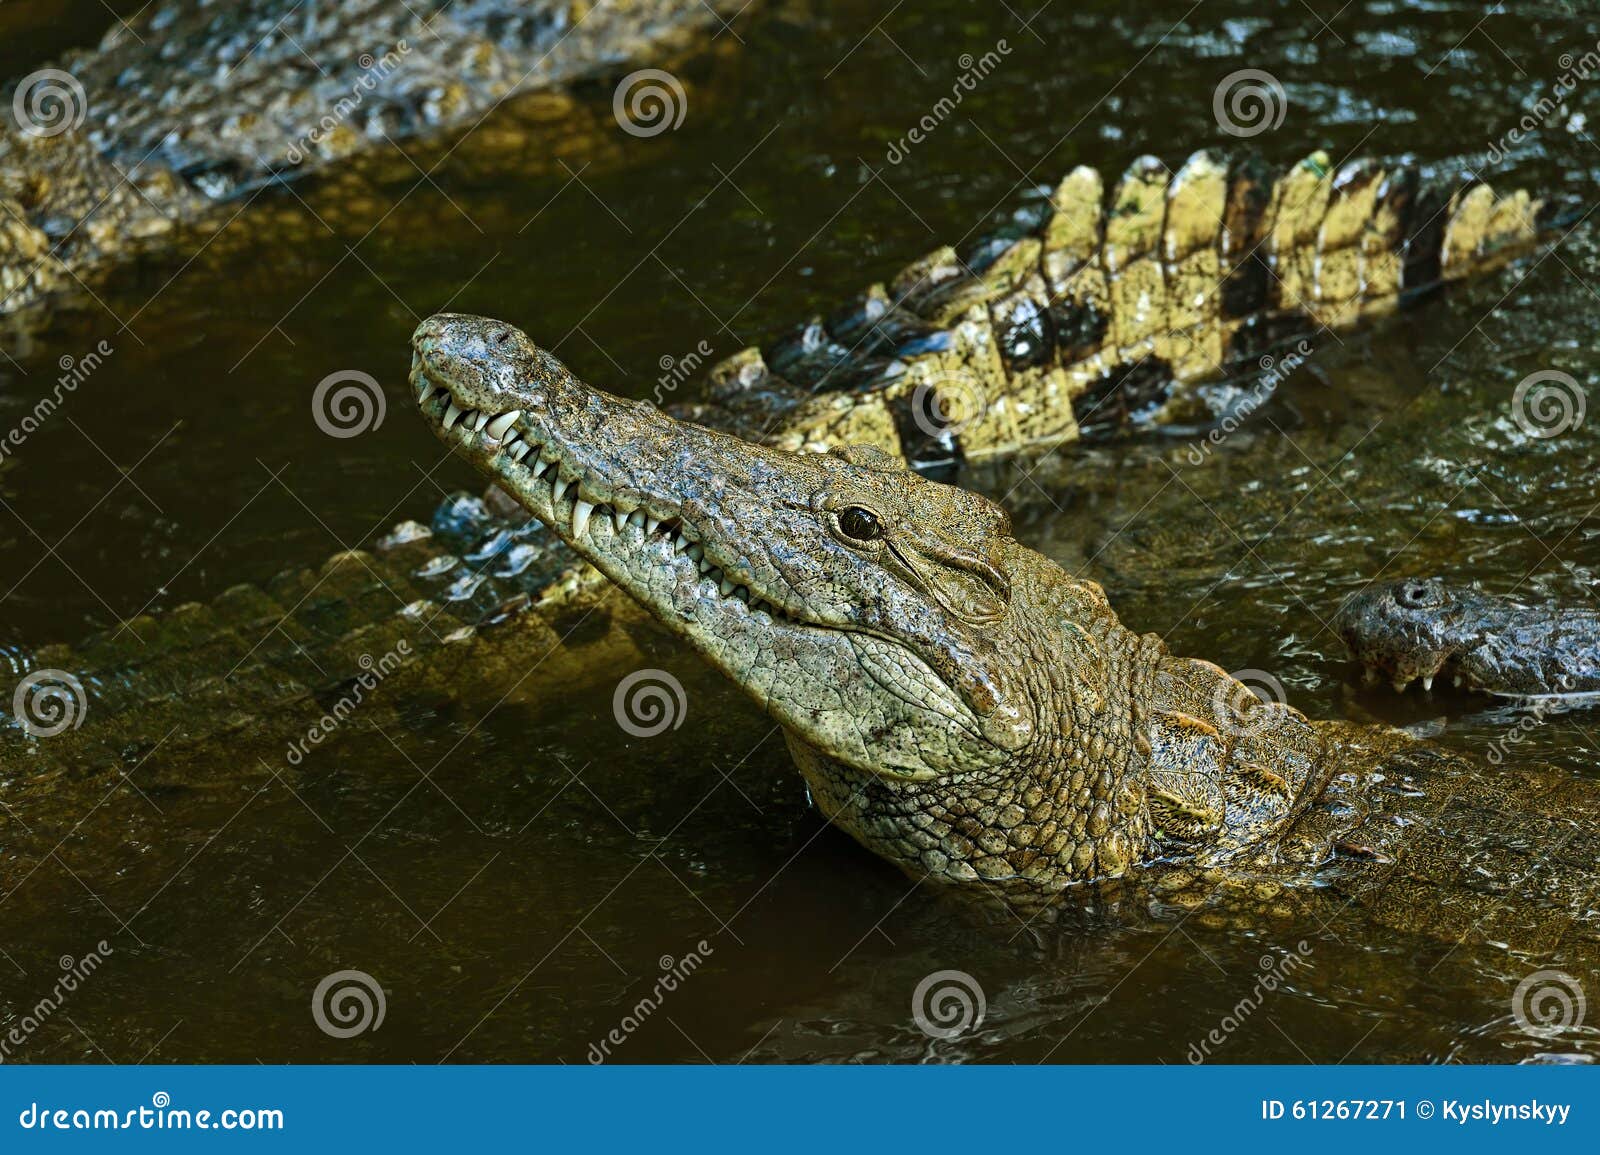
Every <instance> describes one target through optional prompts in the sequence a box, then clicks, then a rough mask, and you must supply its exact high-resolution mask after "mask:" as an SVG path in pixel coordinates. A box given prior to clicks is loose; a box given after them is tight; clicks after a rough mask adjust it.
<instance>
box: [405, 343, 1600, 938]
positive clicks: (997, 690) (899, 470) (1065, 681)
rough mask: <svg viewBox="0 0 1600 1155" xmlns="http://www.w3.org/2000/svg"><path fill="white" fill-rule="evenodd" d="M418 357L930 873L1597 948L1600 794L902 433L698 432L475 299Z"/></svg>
mask: <svg viewBox="0 0 1600 1155" xmlns="http://www.w3.org/2000/svg"><path fill="white" fill-rule="evenodd" d="M411 376H412V381H413V383H414V385H415V386H416V390H417V404H418V408H419V410H420V412H421V414H422V415H423V417H424V418H425V419H426V420H427V421H428V423H429V425H430V426H431V428H432V429H433V430H434V432H435V433H436V434H437V436H438V437H439V438H440V439H441V440H442V441H443V442H444V443H445V444H446V445H448V446H449V447H450V448H451V449H452V450H454V452H455V453H457V454H458V455H459V456H461V457H462V458H464V459H465V460H467V461H468V462H470V463H471V464H473V465H474V466H475V467H476V468H477V469H478V470H480V471H481V472H482V473H483V474H484V475H485V476H486V477H488V478H490V479H491V480H492V481H493V482H494V483H495V484H496V485H497V486H498V487H499V488H501V489H502V490H504V491H505V492H506V493H507V494H509V495H511V496H512V497H513V498H514V499H515V500H516V501H517V502H518V503H519V504H520V505H521V506H522V507H523V508H524V509H526V510H527V511H528V512H529V513H531V514H532V515H533V516H534V517H536V518H538V519H539V520H540V521H541V522H542V523H544V524H545V525H548V526H550V527H552V528H553V529H554V530H555V532H556V533H557V534H558V535H559V536H560V537H561V539H562V540H563V541H564V542H566V543H567V545H568V546H569V547H570V548H572V549H573V550H574V551H576V552H577V553H578V554H579V555H580V556H582V557H583V558H585V559H586V560H587V561H588V562H589V563H591V564H592V565H593V566H595V567H596V568H597V569H598V570H599V571H600V572H601V573H602V574H604V575H605V576H606V577H607V578H608V579H609V580H610V581H611V582H613V583H614V584H615V585H616V586H618V587H619V588H620V589H621V590H622V591H623V592H624V593H626V594H627V595H628V596H629V597H630V598H632V599H633V600H634V601H636V602H637V603H639V604H640V605H642V606H643V607H644V608H645V609H646V610H647V611H648V612H649V613H650V614H651V615H652V616H653V617H654V618H655V619H656V620H657V621H658V622H659V623H660V624H661V625H663V626H664V627H665V628H666V629H668V630H669V631H670V632H671V633H672V634H674V635H676V636H677V637H678V638H679V639H681V641H682V642H683V643H684V644H686V645H687V646H688V647H689V648H691V649H692V650H693V651H695V652H696V653H697V654H699V655H700V656H701V657H702V658H704V659H705V660H706V661H707V662H709V663H710V664H711V665H712V666H713V667H715V668H716V669H718V670H720V671H721V672H722V673H723V674H725V675H727V676H728V678H730V679H731V680H732V681H733V682H734V684H735V685H736V686H738V687H739V688H740V689H741V690H742V691H744V692H745V693H746V694H747V695H749V696H750V697H751V698H752V699H753V700H754V701H755V702H756V704H757V705H758V706H759V707H760V708H761V709H763V710H764V711H765V712H766V713H767V714H769V715H770V716H771V717H772V718H773V719H774V721H776V722H777V723H778V724H779V725H780V726H781V727H782V729H783V731H784V734H785V736H786V738H787V742H788V747H789V751H790V753H791V755H792V756H793V759H794V761H795V763H796V764H797V765H798V767H799V770H800V773H801V775H802V776H803V777H804V779H805V781H806V784H807V787H808V789H809V793H810V797H811V798H812V799H813V801H814V803H815V805H816V807H817V809H818V810H819V811H820V812H821V813H822V814H823V815H824V816H825V817H826V818H827V819H829V820H830V821H831V822H832V823H834V824H835V825H837V826H838V827H840V828H842V829H843V830H845V831H846V832H847V833H849V834H850V835H851V836H852V837H854V838H855V839H856V840H857V841H858V842H860V843H861V844H862V845H863V846H864V847H866V848H867V849H868V850H870V851H872V852H873V853H875V854H877V855H878V856H880V857H882V858H884V859H886V860H888V861H889V862H891V863H893V864H895V865H896V866H898V867H899V868H901V869H902V870H903V871H905V872H906V873H907V874H908V875H910V876H911V877H913V878H915V879H917V880H919V881H921V882H927V883H930V884H934V885H938V886H943V887H948V888H953V889H956V890H961V891H970V892H972V893H975V894H978V895H981V896H982V897H983V898H984V899H985V900H986V901H990V902H997V903H1000V904H1003V905H1004V906H1006V907H1008V908H1010V909H1012V910H1014V911H1017V912H1026V913H1027V914H1028V915H1029V916H1030V917H1037V916H1039V915H1042V914H1045V913H1046V912H1056V913H1059V912H1061V911H1063V910H1067V911H1074V910H1078V909H1081V908H1083V907H1085V906H1087V907H1089V908H1091V909H1093V910H1094V911H1096V912H1097V913H1098V912H1103V913H1116V914H1118V915H1119V916H1120V915H1123V914H1127V915H1133V914H1135V913H1136V912H1138V911H1139V910H1150V911H1152V912H1160V911H1173V910H1183V909H1187V910H1189V911H1191V912H1193V913H1198V914H1200V915H1202V916H1203V917H1218V918H1220V917H1224V916H1228V917H1237V910H1238V906H1239V904H1240V903H1247V904H1250V906H1251V908H1252V909H1253V910H1257V911H1259V912H1260V914H1261V917H1263V918H1273V917H1295V916H1304V915H1305V914H1307V913H1308V912H1310V913H1315V914H1317V916H1318V917H1319V918H1321V919H1322V920H1323V921H1328V920H1331V919H1333V918H1335V917H1344V916H1345V915H1346V914H1347V913H1348V912H1349V911H1351V910H1352V909H1353V910H1355V911H1358V912H1359V913H1361V914H1363V915H1367V916H1370V917H1372V918H1374V919H1376V920H1378V921H1379V922H1384V921H1391V922H1397V923H1403V924H1404V925H1407V926H1408V927H1410V928H1412V929H1427V930H1429V931H1431V932H1433V933H1440V934H1445V935H1450V936H1455V935H1458V934H1459V935H1460V936H1462V937H1469V936H1470V937H1472V938H1474V939H1475V940H1477V941H1488V942H1494V941H1502V942H1503V941H1510V942H1512V943H1513V944H1514V947H1513V949H1516V950H1538V951H1561V952H1567V953H1571V952H1579V953H1583V952H1587V953H1588V954H1589V955H1592V954H1593V953H1594V951H1595V948H1596V946H1597V945H1600V938H1597V935H1596V930H1597V929H1600V923H1597V916H1596V914H1595V912H1594V910H1593V909H1592V904H1591V903H1590V902H1589V896H1590V894H1591V893H1592V891H1593V889H1594V886H1595V885H1596V880H1597V879H1600V821H1597V820H1600V791H1597V790H1596V789H1595V788H1594V785H1593V784H1592V783H1587V782H1580V781H1575V780H1572V779H1570V778H1569V777H1567V776H1563V775H1558V774H1555V773H1541V772H1539V771H1536V770H1529V771H1523V772H1519V773H1517V774H1515V775H1507V776H1506V777H1504V778H1501V779H1496V780H1494V781H1485V780H1484V777H1483V774H1482V773H1481V768H1477V767H1474V766H1472V765H1470V764H1468V763H1466V762H1465V761H1464V760H1460V759H1457V758H1455V757H1453V756H1451V755H1448V754H1445V753H1443V752H1441V751H1437V750H1433V749H1431V748H1429V747H1426V746H1425V745H1423V744H1421V743H1419V742H1417V741H1415V740H1414V739H1411V738H1409V737H1407V736H1406V735H1404V734H1402V733H1400V732H1398V731H1394V730H1390V729H1385V728H1378V727H1366V726H1360V725H1355V724H1351V723H1347V722H1317V721H1312V720H1309V719H1308V718H1307V717H1306V716H1305V715H1303V714H1301V713H1300V712H1299V711H1297V710H1295V709H1293V708H1292V707H1290V706H1288V705H1286V704H1283V703H1279V702H1268V701H1263V700H1260V699H1258V698H1257V697H1256V696H1255V695H1254V694H1253V693H1252V692H1251V690H1250V689H1249V688H1248V687H1246V686H1245V685H1244V684H1243V683H1241V682H1239V681H1237V680H1236V679H1234V678H1233V677H1232V676H1230V675H1229V674H1228V673H1226V672H1225V671H1223V670H1222V669H1221V668H1220V667H1218V666H1216V665H1214V664H1212V663H1210V662H1206V661H1202V660H1198V659H1193V658H1186V657H1181V656H1178V655H1175V654H1173V653H1171V652H1170V651H1169V650H1168V649H1167V647H1166V645H1165V644H1164V643H1163V642H1162V641H1161V639H1160V638H1159V637H1157V636H1156V635H1153V634H1147V635H1143V636H1141V635H1138V634H1135V633H1133V632H1132V631H1130V630H1128V629H1127V628H1125V627H1124V626H1123V625H1122V624H1121V622H1120V621H1119V620H1118V618H1117V616H1116V614H1115V612H1114V611H1113V610H1112V608H1111V606H1110V604H1109V602H1108V600H1107V598H1106V595H1105V593H1104V591H1103V590H1102V589H1101V587H1100V586H1099V585H1098V584H1096V583H1095V582H1093V581H1089V580H1085V579H1079V578H1074V577H1072V576H1070V575H1068V574H1067V573H1066V572H1065V571H1064V570H1062V569H1061V568H1060V567H1059V566H1057V565H1056V564H1055V563H1054V562H1052V561H1050V560H1049V559H1047V558H1045V557H1044V556H1042V555H1040V554H1038V553H1035V552H1034V551H1032V550H1030V549H1028V548H1026V547H1025V546H1023V545H1021V544H1020V543H1018V542H1017V541H1016V539H1015V538H1014V537H1013V536H1012V535H1011V525H1010V521H1009V518H1008V516H1007V514H1006V512H1005V510H1004V509H1002V508H1001V507H1000V506H999V505H997V504H996V503H994V502H992V501H990V500H989V499H987V498H985V497H982V496H980V495H978V494H975V493H971V492H969V491H966V490H963V489H960V488H957V487H954V486H951V485H947V484H944V483H941V482H938V481H935V480H932V479H929V478H926V477H924V476H922V475H920V474H918V473H917V472H915V471H913V470H911V469H910V468H908V466H907V465H906V463H905V462H904V461H902V460H899V459H897V458H895V457H893V456H891V455H890V454H888V453H887V452H885V451H884V450H883V449H881V448H880V447H877V446H873V445H846V446H835V447H833V448H832V449H831V450H829V451H828V452H826V453H796V452H792V451H789V450H783V449H775V448H772V447H770V446H761V445H756V444H753V443H751V442H748V441H745V440H743V439H741V438H739V437H737V436H735V435H733V434H730V433H728V432H725V431H722V430H716V429H710V428H707V427H704V426H699V425H695V424H693V423H690V422H685V421H680V420H678V419H676V418H674V417H672V416H670V415H668V414H666V413H663V412H662V411H660V410H659V409H658V408H657V407H656V406H654V405H653V404H651V403H650V402H649V401H628V400H622V399H620V398H617V397H614V396H611V395H608V394H605V393H602V392H600V391H599V390H596V389H593V388H591V387H589V386H587V385H585V384H583V383H582V382H581V381H579V380H578V379H577V378H576V377H575V376H574V375H573V374H572V373H571V372H570V371H569V370H568V369H567V368H566V367H565V366H564V365H562V364H561V362H560V361H559V360H557V359H556V358H555V357H553V356H552V355H550V354H549V353H548V352H546V351H544V350H542V349H540V348H538V347H537V346H536V345H534V343H533V342H532V341H531V340H530V339H529V338H528V337H527V335H526V334H524V333H523V332H521V331H520V330H518V329H516V328H514V327H512V326H510V325H507V324H505V323H503V322H500V321H495V320H490V319H487V318H482V317H472V316H464V315H452V314H442V315H439V316H435V317H432V318H429V319H428V320H427V321H425V322H423V323H422V324H421V325H420V326H419V327H418V329H417V331H416V333H415V336H414V338H413V363H412V371H411ZM1469 863H1470V867H1469ZM1485 880H1488V885H1485ZM1512 885H1516V886H1517V887H1519V888H1520V889H1519V890H1518V892H1517V893H1516V894H1515V895H1513V894H1511V893H1509V888H1510V887H1511V886H1512Z"/></svg>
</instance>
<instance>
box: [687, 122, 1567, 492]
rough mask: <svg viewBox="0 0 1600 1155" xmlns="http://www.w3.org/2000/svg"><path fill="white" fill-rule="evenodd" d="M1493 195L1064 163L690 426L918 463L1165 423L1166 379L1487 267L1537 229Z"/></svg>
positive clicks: (744, 381)
mask: <svg viewBox="0 0 1600 1155" xmlns="http://www.w3.org/2000/svg"><path fill="white" fill-rule="evenodd" d="M1549 216H1550V214H1549V213H1548V212H1547V211H1546V207H1545V205H1544V203H1543V202H1541V201H1539V200H1536V199H1534V198H1533V197H1531V196H1530V195H1529V194H1528V193H1526V192H1522V191H1516V192H1512V193H1509V194H1506V195H1499V194H1497V193H1495V192H1494V190H1493V189H1491V188H1490V187H1489V186H1488V185H1487V184H1484V183H1482V182H1478V181H1464V182H1462V183H1460V184H1458V185H1456V186H1450V185H1443V184H1440V183H1438V182H1436V181H1430V180H1427V179H1424V178H1423V176H1422V175H1421V174H1420V173H1419V172H1418V171H1417V170H1415V169H1413V168H1411V167H1408V166H1404V165H1394V166H1386V165H1384V164H1381V163H1379V162H1376V161H1370V160H1358V161H1353V162H1351V163H1349V164H1346V165H1343V166H1342V167H1339V168H1337V169H1336V168H1334V167H1333V165H1332V163H1331V161H1330V159H1329V157H1328V155H1327V154H1326V153H1322V152H1317V153H1313V154H1312V155H1311V156H1309V157H1307V158H1305V159H1304V160H1302V161H1301V162H1299V163H1298V164H1296V165H1294V166H1293V167H1291V168H1290V169H1289V170H1288V171H1287V172H1285V173H1282V174H1281V175H1278V176H1276V177H1274V176H1273V174H1272V171H1271V169H1269V168H1268V167H1267V166H1266V164H1265V162H1263V161H1262V160H1260V159H1259V158H1256V157H1252V156H1243V157H1239V158H1235V159H1232V160H1230V159H1227V158H1225V157H1223V156H1221V155H1219V154H1217V153H1214V152H1211V151H1203V152H1198V153H1195V154H1194V155H1193V156H1191V157H1190V158H1189V159H1188V160H1187V161H1186V162H1185V163H1184V164H1183V165H1182V166H1181V167H1180V168H1178V169H1177V170H1176V171H1173V170H1171V169H1169V168H1168V167H1167V166H1166V165H1164V164H1163V163H1161V162H1160V161H1159V160H1157V159H1156V158H1154V157H1141V158H1140V159H1138V160H1136V161H1135V162H1134V163H1133V164H1132V165H1131V166H1130V167H1129V168H1128V170H1127V172H1126V173H1124V174H1123V176H1122V178H1121V179H1120V180H1119V181H1117V183H1116V184H1115V186H1114V187H1112V188H1111V189H1110V190H1109V192H1108V190H1107V188H1106V186H1105V182H1104V180H1103V178H1102V177H1101V175H1100V174H1099V173H1098V172H1096V171H1095V170H1093V169H1090V168H1081V167H1080V168H1078V169H1075V170H1073V171H1072V172H1071V173H1069V174H1068V175H1067V177H1066V178H1065V179H1064V180H1063V181H1062V182H1061V183H1060V184H1059V185H1058V186H1057V187H1056V189H1055V190H1054V193H1053V195H1052V196H1051V198H1050V200H1049V202H1048V204H1047V205H1042V206H1040V209H1039V211H1037V212H1035V213H1033V214H1032V215H1031V216H1029V215H1026V214H1024V215H1023V219H1022V220H1021V222H1020V223H1019V225H1018V227H1017V228H1015V229H1013V230H1012V231H1011V232H1009V233H1006V234H1002V235H1000V236H991V237H987V238H984V239H982V240H980V241H978V242H976V243H975V244H973V245H972V246H971V247H969V248H968V249H967V250H965V251H964V252H957V251H956V250H955V249H953V248H951V247H948V246H946V247H944V248H940V249H936V250H934V251H933V252H931V253H929V254H927V255H926V256H924V257H922V258H920V259H919V260H917V261H914V262H912V263H911V264H910V265H908V266H907V267H906V268H905V269H904V270H902V271H901V272H900V273H899V274H898V275H897V276H895V277H894V278H892V279H891V280H890V281H888V282H887V283H884V284H878V285H873V286H872V287H870V288H869V289H868V290H867V291H866V292H865V293H863V294H861V295H860V296H859V297H857V298H855V299H854V300H852V301H850V302H848V303H847V304H846V305H845V306H844V307H843V308H841V309H840V310H838V311H836V312H835V313H833V314H831V315H829V316H827V317H816V318H813V319H812V320H811V321H809V322H807V323H806V324H805V325H802V326H800V327H799V328H797V329H796V330H794V331H792V332H790V333H787V334H784V335H783V336H781V337H780V338H779V339H777V340H776V341H773V342H771V343H769V344H767V345H765V346H763V347H761V348H759V349H754V348H752V349H746V350H744V351H742V352H740V353H737V354H735V355H734V356H733V357H731V358H729V359H727V360H726V361H724V362H722V363H720V364H719V365H717V366H715V367H713V369H712V370H711V372H710V375H709V378H708V380H707V382H706V388H705V394H706V396H707V397H708V398H709V402H708V403H707V404H705V405H702V406H699V407H698V408H696V407H688V409H687V412H686V415H687V416H689V417H691V418H694V419H698V420H701V421H706V422H708V423H713V424H721V425H725V426H728V427H731V428H733V429H734V430H735V431H736V432H739V433H741V434H742V435H744V436H746V437H751V438H755V439H759V440H764V441H766V442H768V443H770V444H775V445H778V446H780V447H782V448H788V449H795V450H807V449H822V448H826V447H828V446H830V445H832V444H838V443H840V442H845V441H865V442H871V443H875V444H878V445H881V446H882V447H883V448H885V449H887V450H889V451H891V452H894V453H897V454H899V455H900V456H902V457H905V458H907V459H908V460H911V461H913V462H915V463H919V464H933V463H937V462H942V461H949V460H951V459H954V458H961V457H965V458H979V457H986V456H991V455H994V454H1000V453H1007V452H1011V451H1015V450H1018V449H1021V448H1024V447H1027V446H1036V445H1049V444H1055V443H1060V442H1063V441H1067V440H1071V439H1073V438H1076V437H1077V436H1078V435H1079V432H1080V430H1081V429H1082V428H1084V427H1089V426H1097V425H1101V424H1113V423H1121V422H1125V421H1130V420H1133V421H1140V420H1150V419H1154V418H1159V417H1161V416H1162V415H1163V414H1170V413H1171V402H1172V399H1173V397H1174V390H1175V387H1176V386H1178V385H1181V384H1185V383H1189V382H1195V381H1201V380H1206V379H1214V378H1221V377H1228V376H1233V375H1237V374H1240V373H1241V372H1243V371H1245V370H1246V369H1249V370H1252V371H1254V372H1256V373H1258V374H1260V373H1267V374H1271V373H1272V372H1273V371H1274V368H1275V367H1276V371H1277V372H1278V373H1279V374H1282V373H1284V372H1286V371H1288V370H1289V369H1292V368H1293V365H1294V364H1297V363H1298V361H1297V360H1291V358H1297V357H1302V356H1304V355H1306V352H1307V350H1306V347H1305V346H1299V347H1297V348H1298V349H1299V350H1300V351H1299V352H1293V353H1286V354H1284V355H1283V357H1282V359H1281V364H1280V360H1279V359H1278V358H1273V357H1270V356H1268V353H1269V352H1270V351H1272V350H1275V349H1281V348H1282V347H1284V346H1285V345H1286V344H1287V343H1288V342H1290V341H1292V340H1293V339H1295V338H1301V339H1303V340H1306V341H1309V342H1312V343H1314V342H1315V338H1316V335H1317V334H1319V333H1321V332H1323V331H1326V330H1334V331H1339V330H1345V329H1350V328H1353V327H1355V326H1357V325H1361V324H1364V323H1367V322H1370V321H1372V320H1374V319H1376V318H1378V317H1381V316H1384V315H1387V314H1390V313H1393V312H1394V311H1396V310H1397V309H1399V308H1401V307H1403V306H1404V305H1405V304H1406V303H1407V302H1409V301H1411V300H1413V299H1415V298H1416V297H1418V296H1420V295H1423V294H1425V293H1428V292H1430V291H1432V290H1434V289H1436V288H1438V287H1439V286H1441V285H1443V284H1447V283H1449V282H1452V281H1457V280H1462V279H1464V278H1466V277H1469V276H1473V275H1476V274H1479V273H1483V272H1486V271H1488V270H1491V269H1494V268H1497V267H1499V266H1500V265H1502V264H1504V263H1505V262H1506V261H1508V260H1510V259H1512V258H1513V257H1514V256H1516V255H1517V254H1519V253H1522V252H1525V251H1526V250H1527V249H1528V248H1529V247H1530V246H1532V245H1534V244H1535V243H1537V241H1538V240H1539V238H1540V237H1541V235H1543V234H1544V232H1545V231H1546V230H1547V229H1548V227H1549V225H1550V219H1549Z"/></svg>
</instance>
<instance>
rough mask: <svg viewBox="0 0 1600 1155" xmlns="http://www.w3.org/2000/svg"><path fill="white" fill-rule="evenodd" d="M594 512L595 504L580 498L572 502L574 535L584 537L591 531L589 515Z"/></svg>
mask: <svg viewBox="0 0 1600 1155" xmlns="http://www.w3.org/2000/svg"><path fill="white" fill-rule="evenodd" d="M593 512H594V506H593V505H591V504H590V503H589V502H587V501H585V500H583V498H581V497H580V498H578V500H577V501H574V502H573V503H572V536H573V537H582V536H583V535H584V534H586V533H588V532H589V515H590V514H591V513H593Z"/></svg>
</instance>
